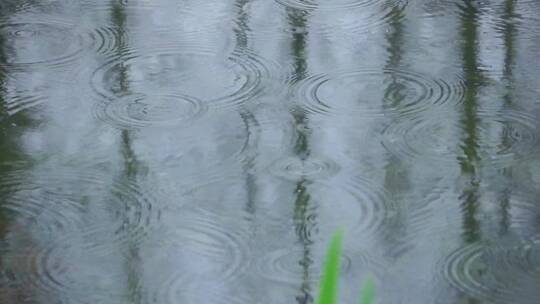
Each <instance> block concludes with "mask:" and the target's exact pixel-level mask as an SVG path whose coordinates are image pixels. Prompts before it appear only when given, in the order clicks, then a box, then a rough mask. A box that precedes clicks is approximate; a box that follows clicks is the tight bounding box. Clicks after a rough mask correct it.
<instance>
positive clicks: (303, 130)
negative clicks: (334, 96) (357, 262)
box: [287, 8, 315, 304]
mask: <svg viewBox="0 0 540 304" xmlns="http://www.w3.org/2000/svg"><path fill="white" fill-rule="evenodd" d="M287 17H288V22H289V25H290V26H291V29H292V30H293V31H292V32H293V34H292V35H293V37H292V56H293V58H294V72H295V75H294V76H295V78H294V79H295V81H300V80H302V79H304V78H305V77H306V72H307V60H306V51H305V50H306V40H307V31H306V23H307V13H306V12H303V11H299V10H295V9H292V8H288V9H287ZM293 116H294V124H295V125H294V126H295V129H296V141H295V145H294V153H295V154H296V155H297V156H298V157H299V158H300V160H301V161H305V160H306V159H307V158H308V157H309V155H310V147H309V131H308V128H307V117H306V115H305V113H304V112H303V111H302V109H299V108H298V109H295V111H294V113H293ZM309 184H310V181H309V180H306V179H305V178H301V179H300V180H299V181H298V182H297V183H296V188H295V195H296V198H295V202H294V224H295V227H296V234H297V236H298V240H299V242H300V244H301V246H302V257H301V259H300V261H299V264H300V265H301V266H302V269H303V275H302V277H303V280H302V286H301V287H300V295H298V297H297V299H296V300H297V301H298V303H300V304H305V303H311V302H313V296H312V294H311V286H310V284H309V281H310V279H311V278H310V277H311V274H310V271H309V269H310V267H311V264H312V263H313V262H312V257H311V245H312V243H313V241H312V240H311V235H310V234H311V231H313V228H314V227H313V226H314V225H315V222H314V218H312V217H311V216H310V214H309V207H310V200H311V196H310V194H309V192H308V191H309V190H308V186H309Z"/></svg>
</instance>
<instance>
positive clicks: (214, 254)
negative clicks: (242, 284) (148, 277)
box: [148, 209, 250, 303]
mask: <svg viewBox="0 0 540 304" xmlns="http://www.w3.org/2000/svg"><path fill="white" fill-rule="evenodd" d="M183 215H185V216H180V220H179V221H178V225H176V226H174V227H172V228H173V229H171V230H169V231H168V232H165V233H164V235H163V236H161V237H160V238H159V239H160V240H159V241H158V243H157V244H156V248H159V252H158V253H157V254H158V255H159V256H160V258H159V259H157V260H156V261H159V263H160V265H161V263H163V264H162V266H163V267H164V268H163V269H161V268H159V269H160V271H162V270H164V269H165V270H166V271H173V273H172V274H171V275H169V276H168V278H167V279H166V281H164V282H160V284H159V288H158V290H157V291H156V292H155V293H152V294H149V295H148V297H150V299H149V302H150V303H178V302H182V301H181V299H182V298H183V297H184V296H185V294H186V293H187V292H188V291H189V286H190V285H191V284H192V283H197V284H210V282H211V283H212V284H211V285H212V288H217V287H219V286H225V284H228V283H230V282H231V281H234V280H235V279H237V278H238V277H239V276H241V275H243V274H244V273H245V270H246V269H247V268H248V267H249V261H250V259H249V256H250V255H249V247H248V245H247V236H248V235H247V234H246V232H245V231H243V230H241V229H238V228H234V229H231V228H230V227H225V226H224V225H223V224H222V222H223V221H222V220H221V218H220V217H218V216H217V215H216V214H214V213H211V212H209V211H206V210H201V209H196V210H194V211H188V212H186V213H184V214H183ZM178 263H181V264H180V265H176V266H174V265H175V264H178ZM160 276H161V277H163V275H162V274H160V275H158V277H160Z"/></svg>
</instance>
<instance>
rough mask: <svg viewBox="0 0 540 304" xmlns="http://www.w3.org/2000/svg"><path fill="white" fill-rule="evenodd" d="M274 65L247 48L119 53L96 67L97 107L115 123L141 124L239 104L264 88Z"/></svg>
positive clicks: (93, 82) (180, 48)
mask: <svg viewBox="0 0 540 304" xmlns="http://www.w3.org/2000/svg"><path fill="white" fill-rule="evenodd" d="M271 65H272V64H269V63H267V62H266V61H265V60H264V59H262V58H260V57H259V56H257V55H256V54H254V53H251V52H249V51H246V50H243V51H234V52H233V53H232V54H230V55H225V56H222V55H220V54H218V53H216V52H215V51H212V50H207V49H202V48H196V47H185V48H182V47H178V48H172V49H159V50H154V51H150V52H148V53H145V54H138V53H135V52H131V53H128V54H125V55H124V56H115V58H114V59H112V60H110V61H109V62H107V63H106V64H104V65H103V66H101V67H100V68H98V69H97V71H95V72H94V75H93V79H92V86H93V88H94V91H95V92H96V93H97V94H98V98H99V102H98V103H97V107H98V109H97V110H96V112H97V113H102V114H98V117H107V118H108V119H107V120H109V122H112V123H113V125H119V126H122V127H125V126H126V125H132V124H133V126H135V127H137V126H141V125H142V126H146V125H149V124H152V123H153V122H155V123H160V122H163V121H178V120H187V119H192V118H194V117H195V116H198V115H200V114H202V113H203V112H204V111H205V110H206V108H207V107H208V108H213V109H221V108H229V107H239V106H241V105H242V104H244V103H245V102H247V101H249V100H253V99H254V98H255V97H256V96H258V95H259V94H260V93H261V92H262V85H261V83H262V82H263V81H264V80H265V79H269V78H270V77H271V74H272V73H271V72H270V68H269V66H271ZM143 88H144V89H143ZM138 91H139V92H138ZM146 92H148V93H146ZM155 92H163V93H159V94H158V96H155V95H156V93H155ZM160 96H161V97H160ZM155 103H157V105H155ZM103 113H105V115H103ZM111 118H112V119H111Z"/></svg>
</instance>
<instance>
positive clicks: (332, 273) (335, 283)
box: [317, 230, 343, 304]
mask: <svg viewBox="0 0 540 304" xmlns="http://www.w3.org/2000/svg"><path fill="white" fill-rule="evenodd" d="M342 240H343V231H342V230H338V231H337V232H336V233H335V234H334V237H333V238H332V241H331V242H330V244H329V245H328V252H327V253H326V261H325V263H324V272H323V274H322V278H321V285H320V289H319V299H318V301H317V304H337V299H338V287H339V271H340V257H341V243H342Z"/></svg>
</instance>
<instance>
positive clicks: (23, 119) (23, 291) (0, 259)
mask: <svg viewBox="0 0 540 304" xmlns="http://www.w3.org/2000/svg"><path fill="white" fill-rule="evenodd" d="M8 4H9V3H6V4H5V5H8ZM12 4H13V3H12ZM4 8H5V6H3V5H2V4H0V10H1V11H0V15H1V16H3V17H6V14H7V13H6V11H7V10H3V9H4ZM13 51H14V49H13V46H12V45H8V41H7V39H6V33H5V32H4V31H3V30H2V29H0V177H1V180H2V182H1V183H0V243H2V245H5V243H4V242H3V241H4V240H5V239H6V237H7V235H8V233H10V234H14V235H13V236H12V237H13V238H17V237H18V238H21V239H25V240H28V241H29V242H30V243H31V248H32V249H30V248H24V250H27V251H26V254H28V255H31V254H37V253H35V252H33V250H34V249H35V248H38V247H37V245H36V244H34V241H33V236H32V235H29V232H30V231H29V230H27V228H26V227H24V226H23V225H18V224H16V220H17V218H15V216H16V215H17V214H16V213H11V212H8V210H9V209H10V208H6V206H5V205H6V204H7V203H8V202H10V201H12V202H13V197H12V195H13V192H12V191H11V190H13V189H7V188H11V187H7V188H6V189H5V188H3V187H4V186H6V182H7V180H6V179H7V178H8V177H10V176H12V175H13V174H22V171H20V170H17V169H30V168H29V167H25V168H20V165H21V163H26V164H29V163H30V162H29V159H27V157H26V156H25V155H24V153H23V151H22V149H21V146H20V135H21V134H22V132H24V130H25V129H27V128H29V127H32V126H33V125H34V124H35V120H34V118H32V117H30V116H29V115H28V113H27V112H26V111H19V112H17V113H15V114H13V115H10V114H9V111H8V108H9V106H8V98H9V97H8V94H7V90H8V89H7V88H8V85H9V84H8V79H9V73H10V70H9V66H8V59H9V56H10V54H11V53H12V52H13ZM15 167H18V168H17V169H15ZM10 184H11V183H10ZM12 186H18V185H17V184H14V185H13V184H12ZM16 203H21V202H16ZM23 208H24V207H23ZM8 245H9V247H8V248H0V303H20V302H23V301H28V300H30V299H33V297H34V296H33V293H34V291H33V289H32V287H30V286H25V285H19V284H13V283H17V282H15V281H14V274H13V273H11V274H10V275H6V274H7V272H5V270H6V269H14V271H17V269H18V267H23V265H17V264H16V263H13V262H11V263H12V264H10V265H5V264H4V263H6V261H5V260H4V254H6V253H10V254H13V251H14V250H17V249H18V248H16V247H15V246H16V245H14V246H13V247H12V246H11V245H12V244H8ZM33 245H36V247H34V246H33ZM6 249H8V250H6ZM9 251H11V252H9ZM21 271H22V270H21ZM24 271H28V270H27V269H25V270H24ZM4 280H7V281H9V283H11V284H4V283H6V282H5V281H4Z"/></svg>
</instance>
